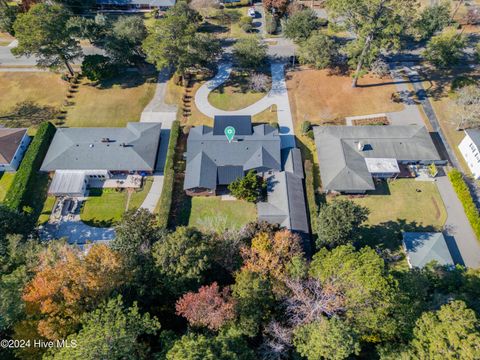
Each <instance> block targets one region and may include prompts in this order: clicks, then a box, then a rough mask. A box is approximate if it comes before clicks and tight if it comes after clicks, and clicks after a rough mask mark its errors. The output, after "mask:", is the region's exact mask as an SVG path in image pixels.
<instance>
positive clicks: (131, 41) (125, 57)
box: [104, 16, 147, 64]
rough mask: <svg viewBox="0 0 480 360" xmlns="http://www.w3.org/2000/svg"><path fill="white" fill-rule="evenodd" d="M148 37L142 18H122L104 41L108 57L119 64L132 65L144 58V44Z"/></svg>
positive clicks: (114, 24) (115, 23)
mask: <svg viewBox="0 0 480 360" xmlns="http://www.w3.org/2000/svg"><path fill="white" fill-rule="evenodd" d="M146 36H147V29H146V27H145V23H144V21H143V18H141V17H140V16H120V17H119V18H118V19H117V20H116V21H115V22H114V23H113V27H112V31H111V33H110V34H108V35H107V36H106V38H105V40H104V48H105V51H106V53H107V55H108V56H110V57H111V58H112V59H113V60H114V62H116V63H118V64H132V63H135V60H136V59H138V58H143V56H144V54H143V51H142V42H143V41H144V40H145V38H146Z"/></svg>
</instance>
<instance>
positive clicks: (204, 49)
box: [142, 1, 221, 75]
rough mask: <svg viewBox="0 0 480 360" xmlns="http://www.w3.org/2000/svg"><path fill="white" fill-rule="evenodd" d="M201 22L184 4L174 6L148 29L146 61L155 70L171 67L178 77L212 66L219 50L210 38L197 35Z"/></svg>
mask: <svg viewBox="0 0 480 360" xmlns="http://www.w3.org/2000/svg"><path fill="white" fill-rule="evenodd" d="M200 19H201V17H200V15H199V14H198V13H197V12H196V11H194V10H193V9H191V8H190V7H189V6H188V5H187V3H186V2H184V1H179V2H177V3H176V5H175V6H174V7H172V8H171V9H169V10H168V11H167V12H166V14H165V17H164V18H162V19H159V20H157V21H156V22H155V23H154V25H153V26H152V27H150V28H149V29H148V36H147V37H146V39H145V41H144V42H143V45H142V47H143V50H144V52H145V53H146V54H147V61H149V62H151V63H152V64H155V65H156V67H157V68H158V69H162V68H164V67H166V66H173V67H175V69H176V71H177V72H178V73H179V74H181V75H184V74H185V73H186V72H187V70H188V69H189V68H194V67H202V66H207V65H210V64H211V63H212V62H214V60H215V59H216V58H217V57H218V56H219V55H220V54H221V47H220V44H219V41H218V40H217V39H215V38H214V37H213V36H211V35H208V34H201V33H197V30H198V27H199V24H200Z"/></svg>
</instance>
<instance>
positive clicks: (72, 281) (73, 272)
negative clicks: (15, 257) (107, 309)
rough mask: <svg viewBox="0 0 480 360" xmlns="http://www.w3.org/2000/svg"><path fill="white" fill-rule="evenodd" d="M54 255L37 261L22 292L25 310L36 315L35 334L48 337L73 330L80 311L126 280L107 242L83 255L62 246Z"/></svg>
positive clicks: (97, 302)
mask: <svg viewBox="0 0 480 360" xmlns="http://www.w3.org/2000/svg"><path fill="white" fill-rule="evenodd" d="M55 255H56V260H54V261H53V262H52V261H47V260H46V259H44V261H41V262H40V265H39V268H38V270H37V272H36V274H35V276H34V277H33V279H32V280H31V281H30V282H29V283H28V284H27V286H26V288H25V291H24V294H23V300H24V301H25V302H26V307H27V312H28V313H29V314H30V315H33V316H32V317H37V316H38V315H40V316H39V318H40V319H39V320H38V325H37V327H38V333H39V334H40V335H42V336H44V337H45V338H47V339H51V340H55V339H62V338H65V336H66V335H68V334H70V333H72V332H74V331H75V330H76V328H77V326H78V324H79V321H80V318H81V316H82V314H83V313H84V312H86V311H91V310H93V309H95V308H96V307H97V305H98V304H99V303H100V302H102V301H103V300H105V299H106V298H108V297H109V296H110V295H111V294H112V292H113V291H114V290H115V289H118V288H119V286H121V285H122V284H123V283H124V282H125V280H126V274H125V273H124V267H123V263H122V258H121V257H120V255H119V254H118V253H116V252H114V251H113V250H112V249H110V247H108V246H107V245H103V244H102V245H93V246H92V247H91V248H90V249H89V250H88V252H87V253H86V254H85V253H83V252H81V251H80V250H78V249H74V248H72V247H70V246H64V247H63V248H61V249H60V250H59V251H58V252H57V254H55Z"/></svg>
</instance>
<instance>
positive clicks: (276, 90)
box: [195, 62, 295, 148]
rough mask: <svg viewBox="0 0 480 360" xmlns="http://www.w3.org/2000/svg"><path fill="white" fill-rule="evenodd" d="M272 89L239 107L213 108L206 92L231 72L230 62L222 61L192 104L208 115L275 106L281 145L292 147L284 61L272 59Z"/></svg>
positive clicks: (251, 112)
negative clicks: (250, 102)
mask: <svg viewBox="0 0 480 360" xmlns="http://www.w3.org/2000/svg"><path fill="white" fill-rule="evenodd" d="M270 69H271V72H272V89H271V90H270V91H269V92H268V94H267V95H265V96H264V97H263V98H262V99H260V100H259V101H257V102H256V103H254V104H252V105H250V106H247V107H245V108H243V109H241V110H235V111H225V110H220V109H217V108H216V107H214V106H212V105H211V104H210V102H209V101H208V94H210V92H211V91H213V90H214V89H216V88H217V87H219V86H220V85H222V84H223V83H224V82H225V81H226V80H227V79H228V78H229V76H230V73H231V72H232V63H230V62H223V63H221V64H220V65H219V67H218V72H217V74H216V75H215V77H214V78H213V79H211V80H209V81H207V82H206V83H205V84H203V85H202V86H201V87H200V88H199V89H198V90H197V93H196V94H195V104H196V105H197V108H198V110H199V111H200V112H202V113H203V114H205V115H207V116H208V117H211V118H213V117H215V115H250V116H253V115H256V114H258V113H261V112H262V111H264V110H266V109H268V108H269V107H270V106H272V105H276V106H277V116H278V125H279V132H280V136H281V141H282V148H289V147H295V137H294V127H293V119H292V113H291V110H290V102H289V100H288V91H287V85H286V83H285V62H272V63H271V65H270Z"/></svg>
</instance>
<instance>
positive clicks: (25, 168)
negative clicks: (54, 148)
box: [4, 122, 56, 211]
mask: <svg viewBox="0 0 480 360" xmlns="http://www.w3.org/2000/svg"><path fill="white" fill-rule="evenodd" d="M55 131H56V128H55V126H54V125H53V124H52V123H51V122H44V123H42V124H41V125H40V126H39V128H38V131H37V134H36V135H35V137H34V138H33V140H32V142H31V144H30V146H29V147H28V149H27V151H26V152H25V156H24V157H23V160H22V163H21V164H20V167H19V168H18V170H17V172H16V174H15V177H14V179H13V183H12V186H10V188H9V189H8V192H7V194H6V196H5V200H4V204H5V205H6V206H8V207H9V208H11V209H13V210H17V211H23V208H24V207H25V206H32V205H33V204H31V203H30V202H31V199H33V198H34V196H33V195H34V192H35V191H41V189H35V186H34V185H35V177H36V174H37V173H38V171H39V170H40V166H41V165H42V162H43V159H44V158H45V155H46V154H47V150H48V147H49V146H50V143H51V141H52V139H53V135H55Z"/></svg>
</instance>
